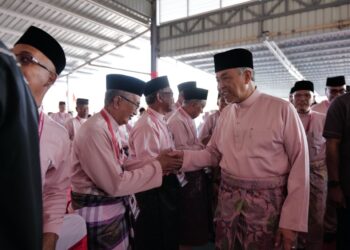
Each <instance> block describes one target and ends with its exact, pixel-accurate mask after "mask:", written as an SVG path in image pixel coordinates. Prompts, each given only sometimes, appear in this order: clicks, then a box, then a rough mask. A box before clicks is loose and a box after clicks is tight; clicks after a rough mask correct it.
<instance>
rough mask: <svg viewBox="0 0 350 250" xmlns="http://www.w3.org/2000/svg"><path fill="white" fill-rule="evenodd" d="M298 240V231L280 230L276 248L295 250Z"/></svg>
mask: <svg viewBox="0 0 350 250" xmlns="http://www.w3.org/2000/svg"><path fill="white" fill-rule="evenodd" d="M296 240H297V232H296V231H293V230H290V229H285V228H279V229H278V231H277V235H276V239H275V247H280V246H281V245H282V246H283V248H282V249H284V250H291V249H295V243H296Z"/></svg>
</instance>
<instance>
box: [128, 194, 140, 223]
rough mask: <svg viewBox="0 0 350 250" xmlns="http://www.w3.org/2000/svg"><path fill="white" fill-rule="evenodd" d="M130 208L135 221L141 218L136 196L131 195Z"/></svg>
mask: <svg viewBox="0 0 350 250" xmlns="http://www.w3.org/2000/svg"><path fill="white" fill-rule="evenodd" d="M129 206H130V209H131V213H132V215H133V216H134V219H135V220H136V219H137V217H138V216H139V213H140V209H139V207H138V206H137V201H136V198H135V195H129Z"/></svg>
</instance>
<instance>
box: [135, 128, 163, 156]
mask: <svg viewBox="0 0 350 250" xmlns="http://www.w3.org/2000/svg"><path fill="white" fill-rule="evenodd" d="M154 126H155V125H154ZM129 142H130V145H133V146H132V150H133V155H135V156H136V158H137V159H148V158H151V157H157V156H158V155H159V153H160V151H161V149H162V147H161V144H160V143H161V139H160V138H159V134H157V133H156V129H155V128H153V127H152V125H150V124H149V123H145V124H144V126H140V127H137V128H134V130H132V133H131V134H130V139H129ZM163 150H165V149H163Z"/></svg>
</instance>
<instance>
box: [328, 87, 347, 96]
mask: <svg viewBox="0 0 350 250" xmlns="http://www.w3.org/2000/svg"><path fill="white" fill-rule="evenodd" d="M326 91H328V92H329V93H330V94H332V95H336V94H341V95H342V94H345V93H346V89H345V88H341V89H330V88H326Z"/></svg>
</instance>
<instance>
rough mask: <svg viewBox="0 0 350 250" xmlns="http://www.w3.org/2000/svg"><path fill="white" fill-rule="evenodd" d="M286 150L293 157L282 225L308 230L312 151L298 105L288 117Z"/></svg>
mask: <svg viewBox="0 0 350 250" xmlns="http://www.w3.org/2000/svg"><path fill="white" fill-rule="evenodd" d="M284 124H285V128H284V142H285V144H284V145H285V150H286V153H287V155H288V159H289V161H290V167H291V169H290V172H289V176H288V186H287V189H288V194H287V197H286V200H285V201H284V204H283V208H282V212H281V218H280V223H279V226H280V227H281V228H286V229H291V230H295V231H298V232H306V231H307V225H308V209H309V189H310V187H309V167H308V166H309V157H308V156H309V153H308V148H307V146H306V145H307V141H306V136H305V132H304V129H303V125H302V124H301V121H300V119H299V118H298V115H297V113H296V110H295V109H294V108H290V109H288V111H287V112H286V114H285V117H284Z"/></svg>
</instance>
